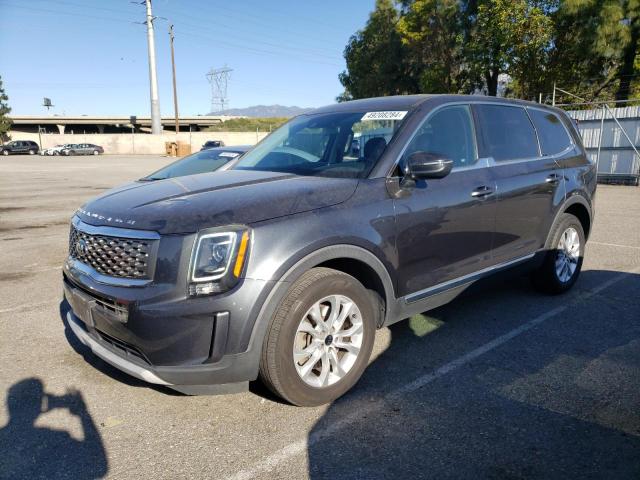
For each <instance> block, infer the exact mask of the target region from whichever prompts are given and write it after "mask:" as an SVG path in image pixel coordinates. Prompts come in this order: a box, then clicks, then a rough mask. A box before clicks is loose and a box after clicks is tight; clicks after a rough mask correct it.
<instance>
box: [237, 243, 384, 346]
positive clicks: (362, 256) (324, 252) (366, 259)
mask: <svg viewBox="0 0 640 480" xmlns="http://www.w3.org/2000/svg"><path fill="white" fill-rule="evenodd" d="M340 258H350V259H353V260H359V261H361V262H363V263H366V264H367V265H368V266H369V267H371V268H372V269H373V270H374V271H375V272H376V274H377V275H378V277H379V278H380V280H381V282H382V285H383V287H384V291H385V301H386V304H387V308H386V309H385V314H384V322H383V323H384V324H387V321H388V320H389V318H390V315H391V308H392V306H394V305H395V303H396V299H395V297H394V288H393V282H392V280H391V276H390V275H389V272H388V271H387V269H386V268H385V266H384V265H383V264H382V262H381V261H380V259H378V257H376V256H375V255H374V254H373V253H371V252H370V251H368V250H365V249H364V248H362V247H357V246H355V245H349V244H341V245H331V246H328V247H323V248H320V249H318V250H315V251H313V252H311V253H310V254H308V255H306V256H304V257H303V258H302V259H300V260H298V261H297V262H296V263H295V264H294V265H293V266H292V267H290V268H289V269H288V270H287V271H286V272H285V273H284V275H282V277H281V278H280V280H279V281H277V282H276V283H275V286H274V287H273V289H272V290H271V292H269V295H268V296H267V298H266V300H265V301H264V303H263V304H262V308H261V309H260V312H259V313H258V316H257V318H256V321H255V324H254V326H253V331H252V333H251V338H250V340H249V346H248V350H255V351H258V352H259V351H260V349H261V345H262V340H263V338H264V335H265V333H266V329H267V326H268V324H269V321H270V320H271V318H272V317H273V315H274V314H275V311H276V309H277V308H278V306H279V305H280V302H281V301H282V299H283V298H284V296H285V295H286V293H287V292H288V291H289V287H290V286H291V284H292V283H293V282H295V281H296V280H297V279H298V278H299V277H300V276H301V275H302V274H303V273H304V272H306V271H307V270H309V269H311V268H313V267H315V266H316V265H319V264H321V263H324V262H326V261H329V260H336V259H340Z"/></svg>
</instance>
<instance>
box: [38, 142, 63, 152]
mask: <svg viewBox="0 0 640 480" xmlns="http://www.w3.org/2000/svg"><path fill="white" fill-rule="evenodd" d="M69 145H70V144H68V143H66V144H64V145H56V146H55V147H51V148H45V149H44V150H40V155H60V154H61V152H62V149H63V148H66V147H68V146H69Z"/></svg>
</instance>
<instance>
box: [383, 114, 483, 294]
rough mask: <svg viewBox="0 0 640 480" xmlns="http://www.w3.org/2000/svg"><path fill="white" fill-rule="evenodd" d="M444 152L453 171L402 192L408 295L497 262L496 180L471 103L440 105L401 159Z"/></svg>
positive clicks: (402, 288)
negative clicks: (481, 151) (479, 141)
mask: <svg viewBox="0 0 640 480" xmlns="http://www.w3.org/2000/svg"><path fill="white" fill-rule="evenodd" d="M417 151H425V152H429V153H438V154H440V155H443V156H445V157H447V158H450V159H451V160H453V162H454V167H453V170H452V171H451V173H450V174H449V175H447V176H446V177H444V178H440V179H432V180H426V181H425V180H418V181H416V185H415V186H406V187H405V190H406V191H405V192H404V193H405V195H404V196H400V198H396V199H395V200H394V202H395V212H396V228H397V235H396V247H397V252H398V291H399V294H400V295H403V296H404V295H408V294H411V293H415V292H419V291H421V290H424V289H427V288H430V287H433V286H436V285H438V284H441V283H443V282H447V281H449V280H453V279H456V278H460V277H462V276H465V275H468V274H470V273H474V272H476V271H478V270H482V269H483V268H486V267H487V266H489V265H490V262H491V243H492V237H493V231H494V223H495V184H494V182H493V180H492V177H491V174H490V172H489V169H488V168H487V163H486V161H482V160H479V159H478V154H477V148H476V140H475V133H474V126H473V121H472V116H471V111H470V108H469V106H468V105H451V106H445V107H443V108H440V109H438V110H436V111H435V112H433V113H431V114H429V115H428V116H427V119H426V121H425V122H424V123H423V124H422V126H421V127H420V128H419V129H418V131H417V132H416V135H415V136H414V137H413V139H412V141H411V143H410V144H409V146H408V148H407V149H406V151H405V153H404V154H403V157H402V159H401V165H403V164H404V162H406V159H407V158H408V157H409V155H411V154H412V153H415V152H417Z"/></svg>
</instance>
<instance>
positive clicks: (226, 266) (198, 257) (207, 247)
mask: <svg viewBox="0 0 640 480" xmlns="http://www.w3.org/2000/svg"><path fill="white" fill-rule="evenodd" d="M248 248H249V231H248V230H246V229H237V230H236V229H234V230H230V231H204V232H200V234H199V235H198V238H197V239H196V243H195V245H194V249H193V254H192V256H191V267H190V269H189V294H191V295H208V294H211V293H219V292H223V291H226V290H228V289H230V288H231V287H233V286H234V285H235V284H236V283H237V282H238V279H239V278H240V275H241V274H242V271H243V268H244V264H245V259H246V257H247V253H248Z"/></svg>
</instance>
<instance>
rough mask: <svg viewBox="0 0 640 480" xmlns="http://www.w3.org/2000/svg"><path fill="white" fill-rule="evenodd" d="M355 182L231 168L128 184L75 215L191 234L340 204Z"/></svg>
mask: <svg viewBox="0 0 640 480" xmlns="http://www.w3.org/2000/svg"><path fill="white" fill-rule="evenodd" d="M357 184H358V181H357V180H356V179H346V178H327V177H309V176H298V175H291V174H283V173H276V172H260V171H248V170H244V171H243V170H227V171H218V172H212V173H203V174H199V175H190V176H186V177H178V178H170V179H166V180H156V181H138V182H133V183H129V184H126V185H123V186H120V187H117V188H114V189H112V190H109V191H107V192H105V193H104V194H103V195H101V196H99V197H97V198H95V199H93V200H91V201H89V202H88V203H86V204H85V205H84V206H83V207H82V208H80V209H78V211H77V212H76V214H77V215H78V217H79V218H80V219H81V220H82V221H84V222H86V223H89V224H92V225H104V226H112V227H114V226H115V227H123V228H130V229H140V230H153V231H156V232H158V233H164V234H170V233H191V232H196V231H198V230H200V229H203V228H208V227H217V226H222V225H230V224H250V223H255V222H260V221H263V220H270V219H272V218H277V217H282V216H285V215H291V214H294V213H301V212H305V211H309V210H314V209H317V208H322V207H328V206H331V205H337V204H339V203H342V202H344V201H345V200H347V199H348V198H349V197H350V196H351V195H352V194H353V192H354V191H355V189H356V187H357Z"/></svg>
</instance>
